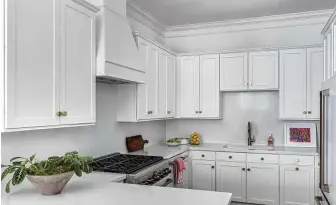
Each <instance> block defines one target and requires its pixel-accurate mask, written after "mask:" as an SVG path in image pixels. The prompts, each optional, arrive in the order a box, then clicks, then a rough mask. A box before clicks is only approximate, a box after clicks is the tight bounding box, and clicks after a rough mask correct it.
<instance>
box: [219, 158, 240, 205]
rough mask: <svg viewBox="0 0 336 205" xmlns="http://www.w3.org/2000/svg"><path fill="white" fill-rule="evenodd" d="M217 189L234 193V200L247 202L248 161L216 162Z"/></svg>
mask: <svg viewBox="0 0 336 205" xmlns="http://www.w3.org/2000/svg"><path fill="white" fill-rule="evenodd" d="M216 191H218V192H229V193H232V201H237V202H246V163H236V162H216Z"/></svg>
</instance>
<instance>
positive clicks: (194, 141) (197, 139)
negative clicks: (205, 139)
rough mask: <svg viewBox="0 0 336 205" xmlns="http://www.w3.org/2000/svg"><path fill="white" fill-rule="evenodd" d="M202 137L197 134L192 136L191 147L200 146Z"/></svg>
mask: <svg viewBox="0 0 336 205" xmlns="http://www.w3.org/2000/svg"><path fill="white" fill-rule="evenodd" d="M200 141H201V138H200V135H199V134H198V133H197V132H194V133H192V134H191V135H190V144H191V145H200Z"/></svg>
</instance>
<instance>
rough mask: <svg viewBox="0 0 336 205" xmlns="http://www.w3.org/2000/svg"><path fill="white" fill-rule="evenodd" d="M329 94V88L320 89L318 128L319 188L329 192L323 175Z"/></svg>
mask: <svg viewBox="0 0 336 205" xmlns="http://www.w3.org/2000/svg"><path fill="white" fill-rule="evenodd" d="M329 95H330V91H329V90H325V91H321V93H320V109H321V111H320V115H321V116H320V129H321V136H320V138H321V139H320V140H321V141H320V142H321V143H320V184H319V185H320V189H321V190H322V191H323V192H326V193H329V186H328V185H327V184H326V181H325V179H326V176H325V168H326V156H325V153H326V149H327V148H326V140H327V139H326V135H327V134H326V132H327V130H326V128H327V123H328V122H327V120H326V119H327V113H326V109H327V105H326V104H327V100H328V99H327V98H328V97H329Z"/></svg>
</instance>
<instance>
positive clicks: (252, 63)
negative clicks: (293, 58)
mask: <svg viewBox="0 0 336 205" xmlns="http://www.w3.org/2000/svg"><path fill="white" fill-rule="evenodd" d="M278 59H279V53H278V51H263V52H251V53H250V54H249V74H248V75H249V89H251V90H277V89H279V80H278V79H279V60H278Z"/></svg>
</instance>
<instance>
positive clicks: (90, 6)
mask: <svg viewBox="0 0 336 205" xmlns="http://www.w3.org/2000/svg"><path fill="white" fill-rule="evenodd" d="M72 1H74V2H75V3H77V4H79V5H81V6H83V7H85V8H87V9H89V10H90V11H92V12H94V13H98V12H99V11H100V9H99V8H98V7H96V6H94V5H93V4H91V3H89V2H87V1H85V0H72Z"/></svg>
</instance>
